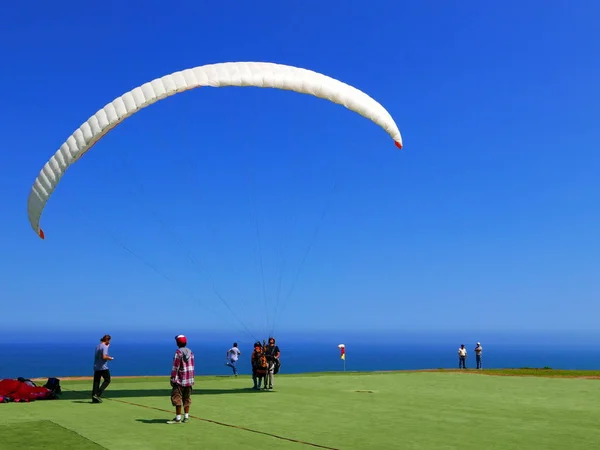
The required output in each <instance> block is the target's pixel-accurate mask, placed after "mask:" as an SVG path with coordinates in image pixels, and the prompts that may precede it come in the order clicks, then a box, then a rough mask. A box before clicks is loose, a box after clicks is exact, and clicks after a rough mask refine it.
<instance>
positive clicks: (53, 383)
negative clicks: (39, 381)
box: [44, 377, 62, 395]
mask: <svg viewBox="0 0 600 450" xmlns="http://www.w3.org/2000/svg"><path fill="white" fill-rule="evenodd" d="M44 387H45V388H46V389H48V390H49V391H51V392H52V393H53V394H54V395H58V394H60V393H61V392H62V389H61V388H60V380H59V379H58V378H54V377H52V378H48V381H47V382H46V384H45V385H44Z"/></svg>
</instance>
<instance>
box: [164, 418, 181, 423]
mask: <svg viewBox="0 0 600 450" xmlns="http://www.w3.org/2000/svg"><path fill="white" fill-rule="evenodd" d="M167 423H181V419H179V420H177V418H173V420H167Z"/></svg>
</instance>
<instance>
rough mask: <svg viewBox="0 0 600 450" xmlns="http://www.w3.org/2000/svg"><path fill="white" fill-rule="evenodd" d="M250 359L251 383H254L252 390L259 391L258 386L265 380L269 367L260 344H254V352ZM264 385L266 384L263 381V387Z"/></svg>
mask: <svg viewBox="0 0 600 450" xmlns="http://www.w3.org/2000/svg"><path fill="white" fill-rule="evenodd" d="M250 358H251V362H252V381H254V389H260V385H261V383H262V381H263V380H264V379H265V377H266V375H267V370H268V367H269V364H268V362H267V357H266V356H265V353H264V351H263V346H262V345H261V344H260V342H255V343H254V351H253V352H252V356H251V357H250ZM266 383H267V382H266V381H265V386H266Z"/></svg>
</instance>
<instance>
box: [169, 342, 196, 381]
mask: <svg viewBox="0 0 600 450" xmlns="http://www.w3.org/2000/svg"><path fill="white" fill-rule="evenodd" d="M171 382H172V383H175V384H179V385H180V386H193V384H194V354H193V353H192V351H191V350H190V359H188V360H187V361H184V359H183V353H182V352H181V350H180V349H177V350H176V351H175V357H174V358H173V368H172V369H171Z"/></svg>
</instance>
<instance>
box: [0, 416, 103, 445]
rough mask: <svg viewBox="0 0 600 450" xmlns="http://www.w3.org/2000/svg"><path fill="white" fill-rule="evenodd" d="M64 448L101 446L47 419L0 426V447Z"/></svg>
mask: <svg viewBox="0 0 600 450" xmlns="http://www.w3.org/2000/svg"><path fill="white" fill-rule="evenodd" d="M58 445H61V446H64V448H65V449H67V448H69V449H77V450H102V449H104V447H102V446H101V445H99V444H96V443H95V442H92V441H90V440H89V439H86V438H84V437H83V436H80V435H78V434H77V433H76V432H74V431H71V430H68V429H66V428H64V427H62V426H60V425H58V424H56V423H54V422H51V421H49V420H36V421H31V422H20V423H13V424H11V425H3V426H1V427H0V448H2V449H6V450H10V449H15V450H17V449H23V450H25V449H45V448H47V449H54V448H59V446H58Z"/></svg>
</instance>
